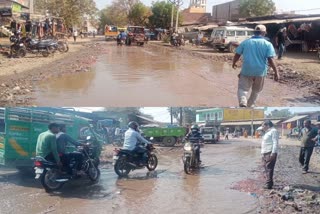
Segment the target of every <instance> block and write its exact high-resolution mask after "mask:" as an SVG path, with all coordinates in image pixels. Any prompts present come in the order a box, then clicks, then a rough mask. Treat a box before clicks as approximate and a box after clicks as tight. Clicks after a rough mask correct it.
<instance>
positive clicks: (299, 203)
mask: <svg viewBox="0 0 320 214" xmlns="http://www.w3.org/2000/svg"><path fill="white" fill-rule="evenodd" d="M299 151H300V147H298V146H282V148H281V149H280V151H279V156H278V159H277V163H276V167H275V172H274V183H275V185H274V188H273V189H272V190H263V189H262V188H261V187H262V186H263V185H264V180H265V179H264V176H263V168H262V166H259V167H258V168H257V169H253V170H252V171H251V172H252V174H253V177H251V178H248V179H246V180H243V181H240V182H238V183H236V184H235V185H234V186H233V187H232V188H233V189H236V190H239V191H242V192H248V193H249V194H251V195H252V196H254V197H256V198H257V199H258V201H259V208H258V210H257V211H258V213H266V214H267V213H279V214H280V213H281V214H282V213H284V214H289V213H319V209H320V188H319V182H320V176H319V172H320V167H319V164H318V163H319V161H320V155H319V154H317V153H314V154H313V156H312V159H311V162H310V171H309V173H308V174H302V168H301V167H300V164H299V161H298V157H299ZM257 163H258V164H260V162H259V161H258V162H257Z"/></svg>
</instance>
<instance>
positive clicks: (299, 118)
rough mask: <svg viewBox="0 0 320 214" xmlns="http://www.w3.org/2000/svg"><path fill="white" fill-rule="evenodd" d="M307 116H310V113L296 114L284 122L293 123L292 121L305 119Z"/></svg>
mask: <svg viewBox="0 0 320 214" xmlns="http://www.w3.org/2000/svg"><path fill="white" fill-rule="evenodd" d="M306 117H308V115H300V116H294V117H292V118H290V119H289V120H286V121H284V122H282V123H291V122H294V121H297V120H301V119H304V118H306Z"/></svg>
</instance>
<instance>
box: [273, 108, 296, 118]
mask: <svg viewBox="0 0 320 214" xmlns="http://www.w3.org/2000/svg"><path fill="white" fill-rule="evenodd" d="M292 115H293V114H292V113H291V112H290V110H289V109H281V110H278V109H275V110H273V111H272V112H270V114H268V115H267V118H287V117H291V116H292Z"/></svg>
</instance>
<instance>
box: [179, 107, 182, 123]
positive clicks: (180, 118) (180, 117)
mask: <svg viewBox="0 0 320 214" xmlns="http://www.w3.org/2000/svg"><path fill="white" fill-rule="evenodd" d="M179 125H180V126H182V107H180V124H179Z"/></svg>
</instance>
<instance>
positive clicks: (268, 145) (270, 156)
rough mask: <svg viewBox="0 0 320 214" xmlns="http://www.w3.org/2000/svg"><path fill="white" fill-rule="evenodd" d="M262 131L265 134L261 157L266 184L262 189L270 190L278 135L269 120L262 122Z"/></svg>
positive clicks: (276, 154) (276, 153)
mask: <svg viewBox="0 0 320 214" xmlns="http://www.w3.org/2000/svg"><path fill="white" fill-rule="evenodd" d="M262 130H263V131H264V132H265V134H264V135H263V137H262V143H261V155H262V164H263V167H264V169H265V177H266V183H265V185H264V187H263V188H264V189H272V187H273V172H274V167H275V165H276V161H277V156H278V144H279V134H278V131H277V130H276V129H275V128H274V126H273V123H272V121H271V120H266V121H264V123H263V124H262Z"/></svg>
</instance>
